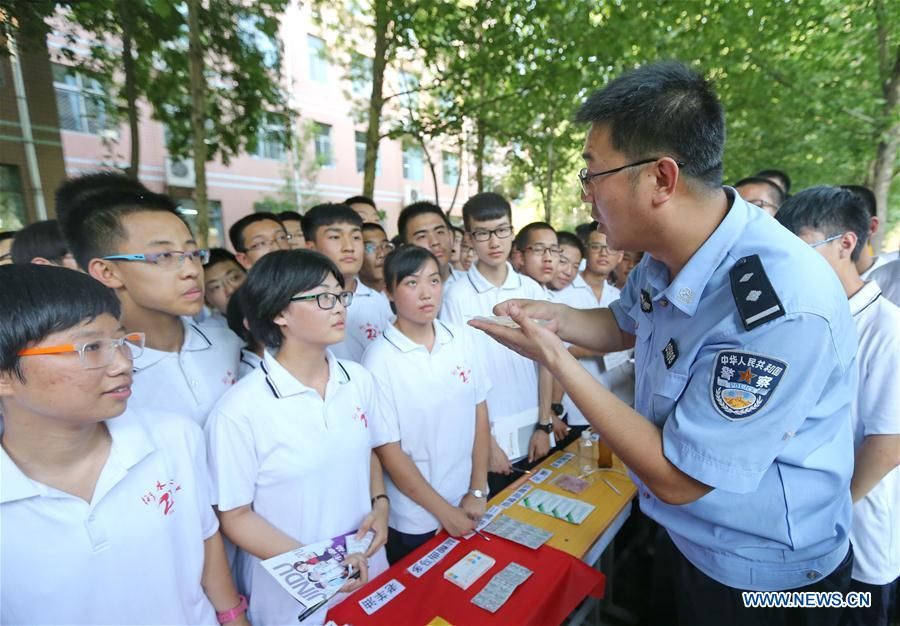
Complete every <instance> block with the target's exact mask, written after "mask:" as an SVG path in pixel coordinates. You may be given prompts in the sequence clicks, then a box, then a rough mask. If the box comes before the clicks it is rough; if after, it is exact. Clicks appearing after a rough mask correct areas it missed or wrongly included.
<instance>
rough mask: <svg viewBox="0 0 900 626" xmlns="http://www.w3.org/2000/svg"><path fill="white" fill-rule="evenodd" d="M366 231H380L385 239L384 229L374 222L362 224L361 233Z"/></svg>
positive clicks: (385, 232)
mask: <svg viewBox="0 0 900 626" xmlns="http://www.w3.org/2000/svg"><path fill="white" fill-rule="evenodd" d="M367 230H380V231H381V232H382V233H384V236H385V237H387V231H386V230H384V227H383V226H382V225H381V224H376V223H375V222H363V225H362V231H363V232H366V231H367Z"/></svg>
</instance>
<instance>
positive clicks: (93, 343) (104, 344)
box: [18, 333, 144, 370]
mask: <svg viewBox="0 0 900 626" xmlns="http://www.w3.org/2000/svg"><path fill="white" fill-rule="evenodd" d="M116 351H118V352H120V353H121V354H122V355H123V356H125V357H126V358H127V359H129V360H133V359H136V358H138V357H139V356H141V354H143V352H144V333H128V334H127V335H125V336H124V337H120V338H118V339H111V338H108V337H103V338H98V339H91V340H90V341H84V342H79V343H67V344H62V345H58V346H43V347H40V348H27V349H25V350H19V353H18V355H19V356H38V355H42V354H66V353H69V352H77V353H78V358H79V360H80V361H81V365H82V366H83V367H84V368H85V369H89V370H92V369H99V368H101V367H106V366H107V365H109V364H110V363H112V360H113V357H114V356H115V354H116Z"/></svg>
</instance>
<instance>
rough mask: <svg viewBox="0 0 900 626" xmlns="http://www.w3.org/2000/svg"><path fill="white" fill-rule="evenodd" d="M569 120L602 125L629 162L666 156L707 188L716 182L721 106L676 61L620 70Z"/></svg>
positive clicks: (712, 93)
mask: <svg viewBox="0 0 900 626" xmlns="http://www.w3.org/2000/svg"><path fill="white" fill-rule="evenodd" d="M575 120H576V121H577V122H581V123H590V124H595V125H605V126H607V127H608V129H609V136H610V140H611V143H612V147H613V148H615V149H616V150H617V151H619V152H621V153H622V154H624V155H625V157H626V158H627V159H629V160H640V159H647V158H652V157H664V156H668V157H671V158H673V159H675V160H676V161H679V162H681V163H683V164H684V165H683V166H682V167H681V171H682V172H683V173H684V175H685V176H686V177H688V178H692V179H695V180H697V181H700V182H701V183H703V184H704V185H706V186H708V187H715V188H718V187H720V186H721V184H722V153H723V151H724V148H725V115H724V113H723V112H722V105H721V104H720V103H719V100H718V98H717V97H716V93H715V91H714V90H713V88H712V86H711V85H710V83H708V82H707V81H705V80H704V79H703V77H702V76H700V75H699V74H697V73H696V72H694V71H693V70H691V69H689V68H688V67H687V66H686V65H684V64H682V63H679V62H676V61H664V62H660V63H652V64H649V65H644V66H642V67H639V68H637V69H635V70H632V71H630V72H626V73H625V74H622V75H621V76H619V77H618V78H616V79H614V80H612V81H611V82H610V83H609V84H607V85H606V86H605V87H603V88H602V89H600V90H598V91H595V92H594V93H592V94H591V95H590V96H589V97H588V99H587V100H586V101H585V103H584V104H583V105H581V108H580V109H579V110H578V113H577V114H576V116H575ZM632 171H634V172H637V170H632Z"/></svg>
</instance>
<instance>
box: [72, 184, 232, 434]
mask: <svg viewBox="0 0 900 626" xmlns="http://www.w3.org/2000/svg"><path fill="white" fill-rule="evenodd" d="M68 184H70V183H65V184H63V186H62V187H61V188H60V191H59V192H58V193H59V194H65V188H66V185H68ZM175 208H176V207H175V204H174V203H173V202H172V200H171V199H170V198H169V197H168V196H164V195H162V194H157V193H153V192H152V191H150V190H144V191H143V192H141V193H137V192H136V190H131V189H116V188H108V189H101V190H98V191H97V192H96V193H94V194H90V195H85V196H84V200H83V201H82V202H80V203H75V204H73V205H71V206H70V208H69V210H68V211H67V213H66V216H65V219H64V220H63V223H62V226H63V233H64V234H65V236H66V239H67V241H68V242H69V245H70V247H71V249H72V253H73V254H74V255H75V258H76V260H77V261H78V264H79V265H80V266H81V267H82V268H84V269H85V270H86V271H87V272H88V273H89V274H90V275H91V276H93V277H94V278H96V279H97V280H99V281H100V282H101V283H103V284H104V285H106V286H107V287H110V288H111V289H113V290H114V291H115V292H116V295H117V296H118V297H119V300H120V301H121V302H122V322H123V324H124V326H125V328H126V330H128V331H142V332H144V333H145V334H146V347H145V349H144V351H143V353H142V354H141V356H140V357H138V358H137V359H135V362H134V369H135V374H136V376H135V381H134V397H133V398H132V400H131V406H132V407H152V408H154V409H161V410H166V411H169V412H172V413H177V414H180V415H185V416H188V417H190V418H191V419H193V420H194V421H195V422H197V423H198V424H200V425H202V424H203V423H204V421H205V420H206V416H207V414H208V413H209V409H210V408H211V407H212V405H213V403H214V402H215V401H216V400H217V399H218V398H219V396H220V395H222V393H223V392H224V391H225V390H226V389H227V388H228V387H230V386H231V385H233V384H234V382H235V381H236V380H237V374H238V358H239V354H240V348H241V341H240V339H238V337H237V336H235V334H234V333H232V332H231V331H230V330H229V329H228V328H226V327H224V326H222V325H219V324H214V323H210V324H207V323H203V324H196V323H194V322H193V320H191V317H193V316H195V315H197V314H198V313H199V312H200V310H201V309H202V307H203V267H202V263H203V262H204V261H205V260H207V259H208V254H209V252H208V251H207V250H201V249H199V248H198V246H197V242H196V241H195V240H194V236H193V235H192V234H191V231H190V229H189V228H188V227H187V225H186V224H185V223H184V222H183V221H182V220H181V218H180V217H179V216H178V213H177V212H176V210H175Z"/></svg>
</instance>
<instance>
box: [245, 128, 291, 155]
mask: <svg viewBox="0 0 900 626" xmlns="http://www.w3.org/2000/svg"><path fill="white" fill-rule="evenodd" d="M287 144H288V132H287V129H286V128H285V125H284V123H283V122H281V121H279V120H278V118H274V119H266V120H265V121H264V122H263V123H262V124H260V126H259V129H258V130H257V131H256V150H255V151H254V153H253V154H254V155H255V156H257V157H259V158H261V159H274V160H276V161H284V159H285V156H286V154H287V150H286V146H287Z"/></svg>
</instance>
